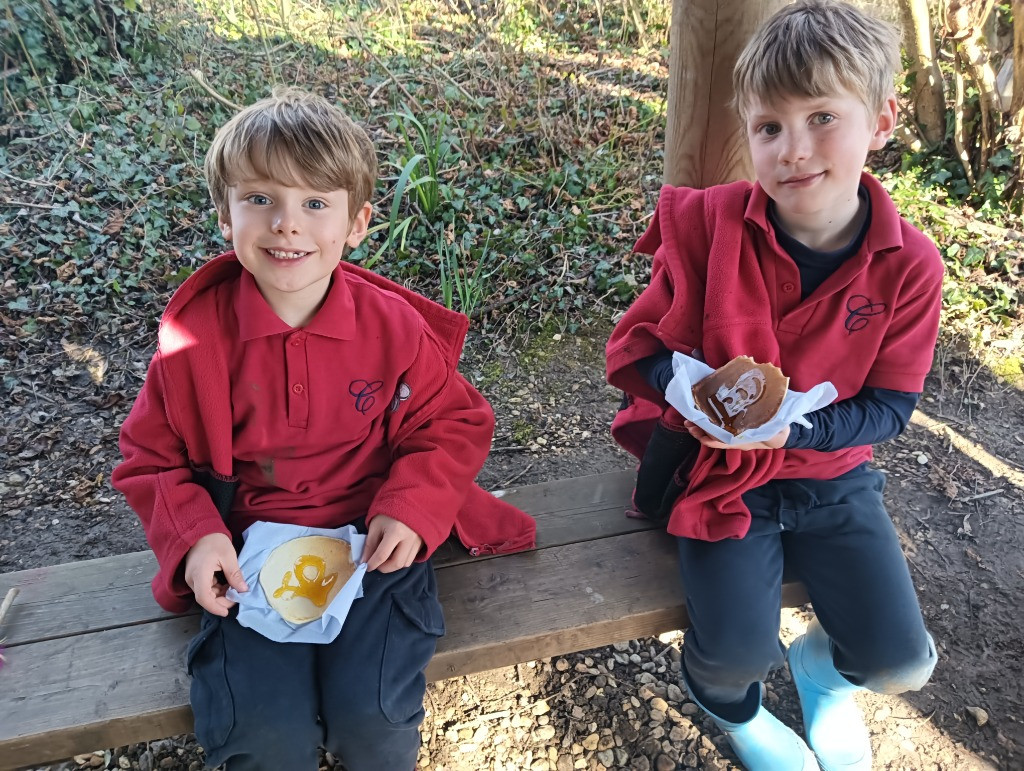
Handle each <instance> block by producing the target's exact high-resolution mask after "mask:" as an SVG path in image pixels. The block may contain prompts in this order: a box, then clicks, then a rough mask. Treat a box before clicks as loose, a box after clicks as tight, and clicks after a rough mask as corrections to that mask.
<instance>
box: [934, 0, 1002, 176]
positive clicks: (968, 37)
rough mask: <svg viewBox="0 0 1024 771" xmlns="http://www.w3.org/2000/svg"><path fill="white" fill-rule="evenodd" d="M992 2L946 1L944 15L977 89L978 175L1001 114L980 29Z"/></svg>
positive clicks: (992, 146) (992, 147)
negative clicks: (978, 124)
mask: <svg viewBox="0 0 1024 771" xmlns="http://www.w3.org/2000/svg"><path fill="white" fill-rule="evenodd" d="M994 6H995V0H949V7H948V9H947V13H946V34H947V36H948V37H950V38H952V39H953V40H954V41H955V44H956V52H957V58H958V60H959V66H961V67H962V68H963V69H965V70H966V71H967V73H968V74H969V75H970V78H971V80H972V81H973V82H974V86H975V87H976V88H977V89H978V109H979V112H980V113H981V131H980V136H978V138H977V146H978V150H979V151H978V174H979V175H980V174H982V173H984V171H985V169H986V168H988V160H989V158H990V157H991V155H992V153H993V152H994V151H995V126H997V125H998V124H999V121H1000V118H1001V116H1002V112H1001V111H1000V109H999V102H998V99H997V98H996V75H995V72H993V70H992V64H991V61H990V59H989V49H988V46H987V45H986V43H985V38H984V35H983V34H982V29H983V28H984V26H985V20H986V19H988V16H989V14H990V13H992V9H993V7H994Z"/></svg>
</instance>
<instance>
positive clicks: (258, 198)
mask: <svg viewBox="0 0 1024 771" xmlns="http://www.w3.org/2000/svg"><path fill="white" fill-rule="evenodd" d="M245 200H246V201H248V202H249V203H251V204H255V205H256V206H266V205H267V204H269V203H270V199H269V198H267V197H266V196H265V195H260V194H259V193H253V194H252V195H250V196H248V197H247V198H246V199H245Z"/></svg>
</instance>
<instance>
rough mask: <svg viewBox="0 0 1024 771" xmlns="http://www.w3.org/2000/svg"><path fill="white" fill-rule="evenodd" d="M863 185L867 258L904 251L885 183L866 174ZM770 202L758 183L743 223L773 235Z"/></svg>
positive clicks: (898, 223)
mask: <svg viewBox="0 0 1024 771" xmlns="http://www.w3.org/2000/svg"><path fill="white" fill-rule="evenodd" d="M860 183H861V185H862V186H863V187H864V189H865V190H867V192H868V197H869V198H870V200H871V225H870V226H869V227H868V232H867V234H866V235H865V236H864V244H863V246H862V247H861V248H862V249H864V250H866V252H867V253H868V254H876V253H878V252H885V251H890V250H893V249H900V248H902V247H903V223H902V220H901V219H900V215H899V212H897V211H896V206H895V205H894V204H893V202H892V199H891V198H890V197H889V193H888V192H886V190H885V188H884V187H882V183H881V182H879V181H878V180H877V179H875V177H874V175H872V174H869V173H867V172H866V171H865V172H861V175H860ZM770 200H771V199H770V198H769V197H768V194H767V193H766V192H765V191H764V188H763V187H761V183H760V182H755V183H754V187H753V189H752V190H751V192H750V199H749V200H748V201H747V208H746V211H745V212H744V213H743V219H744V220H746V221H747V222H749V223H750V224H751V225H754V226H756V227H758V228H760V229H761V230H763V231H764V232H765V233H770V232H772V228H771V226H770V225H769V223H768V203H769V201H770Z"/></svg>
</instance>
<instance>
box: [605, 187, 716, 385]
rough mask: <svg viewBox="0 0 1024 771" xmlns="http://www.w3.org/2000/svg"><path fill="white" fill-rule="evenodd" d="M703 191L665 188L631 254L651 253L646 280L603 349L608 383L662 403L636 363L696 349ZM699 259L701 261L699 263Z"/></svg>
mask: <svg viewBox="0 0 1024 771" xmlns="http://www.w3.org/2000/svg"><path fill="white" fill-rule="evenodd" d="M704 193H705V191H702V190H691V189H689V188H673V187H668V186H666V187H664V188H662V191H661V197H660V198H659V200H658V206H657V208H656V209H655V212H654V217H653V218H652V220H651V224H650V226H649V227H648V228H647V231H646V232H645V233H644V234H643V236H641V237H640V239H639V240H638V241H637V243H636V246H635V247H634V251H635V252H638V253H641V254H652V255H654V262H653V264H652V266H651V281H650V284H648V286H647V288H646V289H644V290H643V292H641V293H640V296H639V297H637V299H636V300H635V301H634V302H633V304H632V305H631V306H630V307H629V309H628V310H627V311H626V313H625V314H624V315H623V317H622V319H621V320H620V321H619V322H618V324H616V325H615V329H614V330H613V331H612V334H611V337H610V338H609V340H608V345H607V348H606V350H605V355H606V363H607V373H606V374H607V379H608V382H609V383H610V384H611V385H613V386H615V387H617V388H620V389H622V390H623V391H625V392H626V393H630V394H635V395H637V396H640V397H641V398H644V399H647V400H649V401H652V402H655V403H658V404H664V393H659V392H658V391H657V390H656V389H655V388H652V387H651V384H650V383H649V382H648V381H647V380H646V379H645V378H644V376H643V375H641V374H640V372H639V370H638V369H637V368H636V366H635V364H636V363H637V362H638V361H639V360H640V359H644V358H647V357H649V356H653V355H656V354H662V353H664V352H665V351H674V350H677V351H680V352H682V353H687V354H689V353H691V352H692V351H693V349H694V348H697V347H699V346H700V340H701V334H702V332H701V330H702V321H703V308H704V292H705V283H706V279H705V276H704V275H703V271H706V260H707V250H708V247H707V231H708V216H709V215H708V213H707V211H706V207H705V204H706V196H705V195H704ZM701 255H703V258H702V259H701Z"/></svg>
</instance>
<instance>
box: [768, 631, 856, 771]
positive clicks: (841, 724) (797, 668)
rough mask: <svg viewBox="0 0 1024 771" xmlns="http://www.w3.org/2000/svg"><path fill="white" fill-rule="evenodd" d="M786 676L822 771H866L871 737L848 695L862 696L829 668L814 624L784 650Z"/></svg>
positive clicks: (828, 652) (823, 639)
mask: <svg viewBox="0 0 1024 771" xmlns="http://www.w3.org/2000/svg"><path fill="white" fill-rule="evenodd" d="M787 657H788V659H789V671H790V673H791V674H792V675H793V683H794V684H795V685H796V690H797V693H798V694H799V695H800V708H801V710H802V711H803V714H804V732H805V733H806V734H807V742H808V744H810V745H811V749H813V750H814V754H815V755H817V756H818V762H819V763H820V764H821V767H822V768H823V769H825V771H871V737H870V736H869V735H868V729H867V726H865V725H864V718H863V716H862V715H861V712H860V709H859V708H858V707H857V704H856V703H855V702H854V700H853V692H854V691H859V690H862V689H861V687H860V686H857V685H854V684H853V683H851V682H850V681H849V680H847V679H846V678H845V677H843V676H842V675H841V674H839V671H838V670H837V669H836V668H835V665H833V663H832V645H831V643H830V641H829V638H828V635H827V634H825V630H824V629H822V628H821V624H819V623H818V619H813V620H812V621H811V623H810V624H809V625H808V626H807V631H806V632H805V633H804V634H802V635H800V637H798V638H796V640H794V641H793V644H792V645H790V646H789V653H788V655H787Z"/></svg>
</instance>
